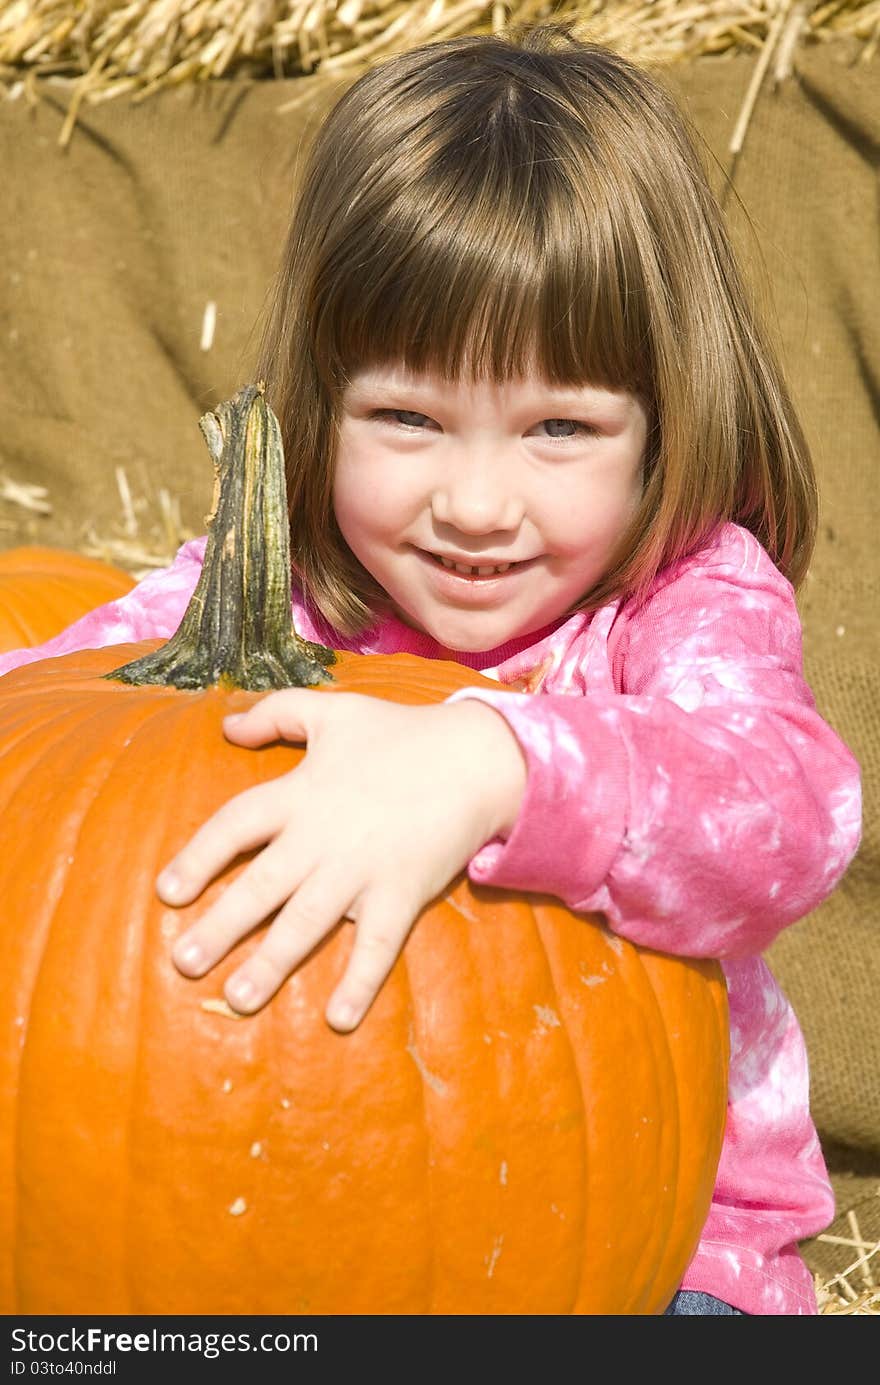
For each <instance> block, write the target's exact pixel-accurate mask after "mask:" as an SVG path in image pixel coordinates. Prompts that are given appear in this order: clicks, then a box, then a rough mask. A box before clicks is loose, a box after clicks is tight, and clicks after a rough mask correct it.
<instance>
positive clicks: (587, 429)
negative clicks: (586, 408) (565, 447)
mask: <svg viewBox="0 0 880 1385" xmlns="http://www.w3.org/2000/svg"><path fill="white" fill-rule="evenodd" d="M541 422H542V423H544V424H549V423H565V424H570V425H571V427H572V428H575V429H579V430H580V432H582V433H595V432H596V431H597V430H596V429H595V428H594V427H593V426H592V424H589V423H580V422H579V421H578V420H577V419H576V418H543V419H542V420H541ZM574 436H575V434H574V433H563V434H562V435H560V434H554V433H551V434H550V437H551V438H552V439H553V441H554V442H566V441H567V440H568V439H569V438H573V437H574Z"/></svg>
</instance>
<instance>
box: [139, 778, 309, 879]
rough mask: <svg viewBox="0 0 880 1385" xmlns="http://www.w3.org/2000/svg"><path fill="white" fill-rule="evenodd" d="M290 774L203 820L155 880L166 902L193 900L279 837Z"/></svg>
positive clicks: (238, 797)
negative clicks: (238, 860)
mask: <svg viewBox="0 0 880 1385" xmlns="http://www.w3.org/2000/svg"><path fill="white" fill-rule="evenodd" d="M292 772H293V771H291V773H292ZM288 778H289V775H283V776H281V778H279V779H272V780H269V781H268V782H267V783H265V784H254V785H253V786H252V787H251V788H249V789H244V790H242V792H241V793H239V794H236V795H235V797H234V798H230V799H228V800H227V802H226V803H224V804H223V806H222V807H221V808H218V809H217V811H216V813H213V814H212V815H211V817H209V818H208V820H207V822H204V823H202V826H201V827H200V828H199V829H198V831H197V832H195V833H194V834H193V836H192V837H190V839H189V841H188V842H187V843H186V845H185V846H184V847H183V848H182V849H181V850H180V851H179V852H178V853H177V855H176V856H175V857H174V858H173V859H172V860H171V861H169V862H168V863H167V865H166V866H165V867H164V869H163V870H162V871H161V872H160V874H159V875H158V877H157V879H156V890H157V892H158V894H159V898H160V899H161V900H162V901H163V903H165V904H189V903H190V902H191V901H192V900H193V899H195V898H196V897H197V896H198V895H200V894H201V892H202V890H203V889H204V888H205V886H206V885H207V883H208V881H209V880H213V879H214V877H215V875H218V874H219V873H220V871H221V870H223V868H224V867H225V866H227V865H229V863H230V861H234V860H235V858H236V856H240V855H241V854H242V853H243V852H245V851H253V849H254V847H257V846H261V845H262V843H263V842H266V841H268V840H269V839H270V838H272V837H274V836H276V835H277V834H278V833H279V832H280V831H281V828H282V826H283V825H284V822H285V813H284V810H283V802H282V794H281V793H280V792H279V785H280V784H281V782H282V780H285V781H286V780H287V779H288ZM285 787H287V786H286V785H285ZM288 803H289V799H288Z"/></svg>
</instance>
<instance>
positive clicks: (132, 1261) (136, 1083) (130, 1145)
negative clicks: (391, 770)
mask: <svg viewBox="0 0 880 1385" xmlns="http://www.w3.org/2000/svg"><path fill="white" fill-rule="evenodd" d="M157 691H158V690H157ZM138 701H140V702H141V704H142V706H143V707H144V710H145V716H144V717H143V719H142V720H141V722H140V725H139V727H138V730H145V731H146V733H147V735H150V736H152V735H154V734H155V733H156V731H157V730H159V729H160V723H162V722H163V721H169V722H171V723H172V725H176V724H177V723H179V721H180V720H182V719H185V718H187V714H189V717H188V719H189V720H191V721H192V720H194V718H193V716H192V711H193V709H194V703H193V702H191V701H180V702H178V701H177V700H176V699H175V700H173V701H168V702H166V701H165V699H164V698H161V699H160V698H157V697H156V695H155V693H153V695H152V696H151V695H150V692H149V691H147V692H146V693H145V692H144V691H141V697H140V698H139V699H138ZM136 734H137V733H136V732H135V733H134V735H132V737H131V740H130V742H129V744H132V743H133V742H134V739H135V736H136ZM166 739H168V740H169V741H170V742H171V744H172V745H176V747H177V749H178V754H177V757H176V765H175V768H174V770H173V771H172V772H170V773H168V775H167V778H166V780H165V787H166V790H167V791H168V793H169V796H170V797H171V799H172V801H173V802H174V803H175V804H176V805H178V806H179V805H180V803H181V794H180V791H179V790H180V784H181V780H185V777H186V776H185V771H186V767H187V760H188V756H189V753H190V747H191V745H192V738H191V737H189V736H185V737H173V736H169V737H167V738H166ZM126 748H127V747H126ZM133 753H134V752H133ZM166 763H167V759H166ZM155 829H156V840H157V843H159V844H160V846H159V850H158V851H157V852H156V853H155V859H156V860H159V861H165V860H167V859H170V857H171V855H172V854H173V852H172V850H171V849H170V844H169V842H168V837H169V822H168V820H167V819H166V818H163V817H162V816H161V815H157V818H156V822H155ZM151 854H152V853H151ZM145 903H146V901H145ZM149 926H150V915H149V908H148V907H146V908H145V909H144V915H143V917H142V920H141V926H140V930H141V935H142V937H144V938H145V937H146V936H147V934H148V931H149ZM160 932H161V929H160ZM168 951H169V952H170V940H169V944H168ZM140 954H141V955H140V968H139V985H138V994H137V1010H138V1019H137V1023H135V1024H133V1026H132V1029H133V1032H134V1036H135V1038H134V1044H133V1046H132V1050H131V1051H132V1055H133V1056H132V1063H131V1080H130V1083H129V1101H128V1107H127V1110H126V1113H125V1119H124V1121H123V1122H122V1139H123V1142H124V1146H125V1162H126V1168H127V1176H126V1178H125V1185H124V1206H123V1208H122V1211H121V1215H120V1219H119V1223H120V1228H121V1232H122V1244H121V1246H120V1248H119V1263H120V1265H121V1267H122V1273H123V1276H124V1285H125V1296H126V1299H127V1302H128V1304H129V1305H130V1306H129V1309H128V1311H129V1312H131V1313H148V1312H149V1311H150V1310H149V1307H148V1306H146V1305H142V1303H141V1300H140V1293H139V1286H138V1277H137V1268H138V1264H139V1247H138V1242H137V1229H136V1228H137V1219H136V1217H133V1216H132V1212H131V1209H132V1207H133V1206H134V1205H135V1204H136V1193H137V1190H138V1188H139V1186H140V1184H139V1179H138V1176H137V1169H136V1164H135V1159H136V1145H137V1142H136V1139H135V1128H136V1124H137V1101H138V1096H139V1093H140V1090H141V1086H142V1080H143V1073H144V1071H145V1068H146V1063H147V1061H148V1060H147V1058H146V1055H145V1052H144V1049H145V1036H146V1034H147V1033H148V1032H149V1031H148V1027H147V1025H146V1024H145V1023H144V1017H145V1007H146V1004H147V993H148V986H147V972H148V969H149V967H150V965H151V962H152V953H151V951H150V948H149V947H147V946H142V947H141V949H140ZM168 964H169V966H170V965H171V959H170V956H169V957H168Z"/></svg>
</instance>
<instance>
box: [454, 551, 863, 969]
mask: <svg viewBox="0 0 880 1385" xmlns="http://www.w3.org/2000/svg"><path fill="white" fill-rule="evenodd" d="M727 530H728V531H732V533H728V535H727V543H726V544H725V545H722V547H721V549H720V551H713V554H712V556H711V557H710V558H708V559H707V558H705V557H704V558H703V559H697V560H693V561H691V562H690V563H684V564H680V565H679V566H678V568H677V569H676V570H675V572H674V573H673V574H671V575H670V576H669V577H668V579H667V580H666V581H664V582H663V583H661V584H659V586H658V587H657V589H656V590H654V591H653V592H652V593H650V594H649V596H648V598H647V599H646V600H645V602H644V603H643V605H642V607H641V608H640V609H639V610H638V611H637V612H635V613H633V614H631V615H627V614H626V613H623V614H622V616H621V617H619V618H618V619H617V620H616V621H615V622H614V626H613V628H612V630H611V632H610V634H609V638H608V641H607V646H606V650H605V654H606V658H605V660H604V664H605V668H606V669H607V670H610V677H609V678H608V679H607V680H606V683H605V685H604V686H602V685H601V681H600V682H599V685H598V686H596V681H597V680H595V679H594V680H593V685H592V686H591V680H590V678H589V676H588V675H587V674H585V672H584V670H583V669H580V668H578V667H577V661H576V659H573V657H572V654H573V651H572V650H567V651H565V652H564V655H563V656H562V657H559V658H557V660H556V663H557V666H558V669H559V670H560V671H562V676H561V677H560V676H557V677H556V679H555V682H554V680H553V679H552V678H551V679H548V680H547V684H546V685H545V687H546V691H543V692H541V693H538V694H528V693H514V692H509V691H504V690H499V691H498V692H495V691H494V690H485V691H484V690H482V689H464V690H462V692H460V693H457V694H455V697H454V699H450V700H458V699H459V698H462V697H479V698H480V699H481V700H482V701H484V702H487V703H489V704H491V705H492V706H494V707H495V708H496V710H497V711H498V712H499V713H500V714H501V715H502V716H503V717H505V719H506V720H507V722H508V725H509V726H510V728H511V730H512V731H513V733H514V734H515V736H516V737H517V740H518V741H519V744H520V746H521V747H522V750H523V752H524V754H525V756H526V760H527V764H528V783H527V789H526V797H525V800H524V803H523V806H522V809H521V812H520V814H519V816H518V818H517V822H516V824H515V826H514V828H513V831H512V832H511V834H510V836H509V838H508V839H507V840H506V841H505V842H501V841H494V842H492V843H489V844H487V845H486V846H485V847H484V848H483V849H482V851H480V852H479V853H477V855H476V856H475V857H474V858H473V859H472V861H471V862H470V865H469V873H470V876H471V878H472V879H473V880H474V881H475V882H476V883H479V884H484V885H497V886H503V887H506V888H512V889H525V890H536V891H545V892H548V893H552V894H555V895H557V896H558V897H559V898H561V899H562V900H564V902H565V903H566V904H568V905H569V907H571V908H573V909H576V910H583V911H587V910H599V911H602V912H603V913H604V914H605V915H606V916H607V918H608V921H609V924H610V926H611V927H612V928H613V929H614V930H615V931H617V932H618V933H620V934H621V936H623V937H626V938H628V939H630V940H631V941H633V942H637V943H640V944H642V945H644V946H648V947H653V948H657V949H660V950H662V951H665V952H670V953H676V954H679V955H685V956H701V957H702V956H706V957H738V956H744V955H747V954H754V953H757V952H760V951H762V950H763V949H764V948H766V947H767V945H768V944H769V943H770V942H771V941H772V939H773V938H774V937H775V936H776V934H777V933H778V932H779V931H780V929H782V928H783V927H784V926H785V925H786V924H789V923H791V922H793V921H794V920H795V919H797V918H800V917H801V916H803V915H804V914H806V913H807V912H809V910H810V909H812V908H814V907H815V906H816V905H817V904H818V903H819V902H820V901H821V900H823V899H824V898H825V897H826V896H827V895H828V894H829V893H830V892H831V890H832V889H833V888H834V886H835V885H836V883H837V881H838V880H839V879H840V877H841V875H842V874H843V872H844V870H845V869H846V867H847V865H848V864H849V861H850V859H851V858H852V856H853V854H854V852H855V850H856V847H857V845H858V841H859V830H860V792H859V787H860V786H859V774H858V767H857V765H856V762H855V760H854V758H853V756H852V755H851V753H850V752H849V750H848V749H847V748H846V746H845V745H844V744H843V743H842V742H841V741H840V739H839V738H838V737H837V735H836V734H835V733H834V731H833V730H832V729H831V728H830V727H829V726H828V725H827V723H826V722H825V721H823V719H822V718H821V717H820V716H819V714H818V713H817V711H816V709H815V705H814V701H813V697H812V694H811V693H810V690H809V688H808V687H807V685H806V683H805V681H804V678H803V673H802V667H801V637H800V623H799V620H798V616H797V611H796V607H795V604H794V599H793V594H792V591H791V588H790V586H789V584H788V583H787V582H785V580H784V579H783V578H782V577H781V576H780V575H779V573H778V572H777V571H776V569H775V568H774V567H773V565H772V563H771V562H770V560H769V558H768V557H767V556H766V554H764V553H763V550H761V549H760V548H759V546H758V545H757V543H756V541H755V540H753V539H752V538H751V536H750V535H747V534H745V531H742V530H738V529H736V528H735V526H727ZM565 670H567V674H566V673H565ZM560 683H561V690H559V691H556V690H555V689H556V688H557V687H559V685H560ZM579 694H580V695H579Z"/></svg>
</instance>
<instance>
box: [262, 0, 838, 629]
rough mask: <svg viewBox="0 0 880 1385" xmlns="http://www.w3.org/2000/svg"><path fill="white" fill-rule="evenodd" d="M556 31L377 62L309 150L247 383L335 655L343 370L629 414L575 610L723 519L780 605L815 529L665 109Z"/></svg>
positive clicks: (744, 313)
mask: <svg viewBox="0 0 880 1385" xmlns="http://www.w3.org/2000/svg"><path fill="white" fill-rule="evenodd" d="M569 27H570V26H569V25H568V24H564V23H563V24H544V25H537V26H534V27H532V28H520V29H518V30H514V31H511V32H510V33H509V34H508V35H504V36H485V37H484V36H466V37H460V38H454V39H448V40H442V41H439V42H434V43H429V44H426V45H424V46H422V47H420V48H416V49H413V50H411V51H409V52H405V53H401V54H399V55H396V56H394V57H392V58H390V59H387V60H385V61H383V62H380V63H378V64H376V65H375V66H374V67H372V68H371V69H369V70H368V71H367V72H365V73H364V75H362V76H361V77H360V78H359V79H358V80H357V81H356V82H354V83H353V85H351V86H350V87H349V88H348V89H347V90H346V91H345V92H344V94H343V95H342V96H341V98H340V99H338V100H337V101H336V103H335V105H333V107H332V109H331V110H330V111H329V114H328V115H327V117H326V119H325V120H324V122H323V124H322V125H321V127H320V128H319V130H318V132H317V134H316V135H315V138H314V141H313V143H312V145H311V148H310V149H309V152H308V158H307V160H306V163H305V166H304V170H303V175H302V178H301V185H300V189H299V194H298V198H297V202H296V206H295V210H294V214H293V218H292V222H291V226H290V231H289V235H288V240H287V245H286V249H285V253H284V256H283V260H282V265H281V269H280V272H279V275H278V278H277V281H276V284H275V287H274V292H273V297H272V301H271V304H270V307H269V316H268V318H267V322H266V326H265V330H264V334H263V341H262V345H261V351H260V360H259V365H258V374H257V378H262V379H264V380H265V381H266V397H267V400H268V402H269V403H270V404H271V405H272V407H273V408H274V410H275V412H276V413H277V415H278V418H279V422H280V424H281V431H282V437H283V440H284V447H285V454H286V458H287V473H288V496H289V504H290V515H291V540H292V554H293V562H294V566H295V568H296V570H297V573H298V575H299V577H300V580H301V582H302V584H303V589H304V593H305V595H306V598H307V599H308V600H309V601H310V603H311V604H312V605H313V606H314V608H315V612H316V614H320V615H322V616H323V617H324V618H325V619H326V620H327V621H328V622H329V623H330V625H331V626H334V627H335V628H336V629H337V630H339V631H340V632H342V633H344V634H354V633H357V632H358V631H359V630H361V629H363V628H364V627H365V626H366V625H368V624H370V623H372V621H373V620H374V619H375V615H376V613H377V611H378V610H380V609H382V608H383V597H384V593H383V592H382V591H381V589H379V588H378V586H377V584H376V582H375V581H374V580H373V579H372V578H371V576H370V574H369V573H367V572H366V571H365V570H364V569H363V568H362V567H361V566H360V564H359V563H358V562H357V561H356V559H355V558H354V557H353V555H352V554H351V552H350V550H349V549H348V547H347V545H346V544H345V542H344V540H343V538H342V535H341V534H340V532H339V529H338V527H337V524H336V521H335V518H334V515H333V507H332V484H333V460H334V456H335V447H336V439H337V428H338V417H339V405H340V401H341V397H342V391H343V389H344V386H345V383H346V380H347V379H348V378H349V376H350V375H351V374H353V373H354V372H355V371H357V370H359V369H362V368H365V367H370V366H374V365H384V364H387V363H395V362H398V361H399V362H401V363H402V364H403V365H404V366H405V368H406V369H408V370H409V371H413V372H421V371H433V372H436V373H438V374H440V375H441V376H443V377H445V378H448V379H453V380H454V379H463V378H470V379H472V380H477V379H478V378H487V379H491V380H494V381H497V382H502V381H504V380H507V379H510V378H511V377H516V376H520V375H524V374H527V373H528V371H529V369H530V367H531V366H535V368H537V370H538V371H539V372H540V373H541V374H543V375H544V376H545V377H546V379H547V380H548V381H549V382H550V383H552V384H560V385H562V384H584V383H587V382H593V383H596V384H602V385H606V386H608V387H610V388H618V389H626V390H629V391H631V392H633V393H635V394H637V395H638V396H639V397H640V398H641V400H642V402H643V403H644V405H645V407H646V409H647V412H648V418H649V424H650V432H649V441H648V445H647V449H646V457H645V485H644V492H643V496H642V502H641V505H640V508H639V510H638V513H637V514H636V516H635V518H634V520H633V522H632V524H631V526H630V528H629V530H628V531H627V532H626V533H625V534H624V535H623V536H622V538H621V542H620V545H619V547H618V549H617V551H616V553H615V554H614V556H613V558H612V562H611V565H610V567H609V569H608V571H607V572H606V573H605V575H604V576H603V578H602V579H601V581H600V582H599V583H598V584H597V585H596V586H594V587H593V588H592V589H591V590H590V591H589V592H586V593H584V596H583V599H582V601H580V602H579V603H578V606H579V607H581V608H591V607H596V606H597V605H599V604H601V603H602V602H604V601H607V600H609V599H610V598H611V597H613V596H618V595H633V594H636V595H638V594H639V593H641V592H643V591H644V590H645V588H646V587H647V585H648V583H649V582H650V581H651V579H652V578H653V577H654V575H655V574H656V573H657V572H658V570H659V569H660V568H661V567H662V566H664V565H665V564H666V563H667V562H669V561H671V560H673V559H674V558H677V557H680V556H682V555H683V554H685V553H687V552H689V551H692V550H693V549H694V548H696V547H697V546H699V544H700V543H701V541H703V540H705V539H706V538H707V537H708V535H709V533H710V532H711V530H712V529H713V528H714V527H715V526H716V525H717V524H718V523H719V522H721V521H724V520H733V521H735V522H737V523H739V524H742V525H744V526H745V527H746V528H748V529H750V530H751V531H752V533H754V534H755V535H756V537H757V538H758V539H759V540H760V542H761V543H762V544H763V545H764V547H765V548H766V549H767V551H768V552H769V553H770V555H771V557H772V558H773V560H774V562H775V563H776V564H777V566H778V567H779V568H780V569H781V571H782V572H783V573H784V574H785V575H786V576H787V577H788V578H789V579H790V580H791V581H792V583H794V584H797V582H798V581H799V580H800V579H801V578H802V577H803V575H804V572H805V571H806V567H807V564H808V562H809V558H810V554H811V551H812V546H813V541H814V537H815V527H816V509H817V501H816V486H815V479H814V475H813V470H812V464H811V461H810V455H809V449H808V447H807V443H806V441H805V438H804V436H803V433H802V431H801V427H800V424H799V422H798V419H797V417H796V414H795V411H794V408H793V406H792V402H791V399H790V397H789V394H788V391H787V388H786V385H785V382H784V380H783V377H782V373H781V370H780V367H779V365H778V363H777V361H776V359H775V356H774V353H773V350H772V348H771V346H770V344H769V342H768V341H767V339H766V338H765V335H764V333H763V331H762V330H761V326H760V324H759V322H758V320H757V315H756V313H755V311H754V310H753V308H752V307H751V305H750V302H749V300H748V297H747V294H746V292H745V289H744V286H743V283H742V280H741V277H740V274H739V271H738V268H737V265H736V262H735V259H734V254H733V250H732V247H731V244H730V241H729V237H728V234H727V230H726V228H725V225H724V221H723V217H722V214H721V211H720V209H719V207H718V204H717V202H716V201H715V198H714V196H713V194H712V191H711V189H710V187H709V184H708V181H707V179H706V176H705V172H704V170H703V167H702V165H701V163H700V160H699V158H698V156H697V153H696V151H695V147H694V144H693V142H692V140H691V137H690V136H689V134H688V131H687V128H686V124H685V120H684V118H683V116H682V114H681V113H680V112H679V110H678V108H677V107H676V105H675V103H674V102H673V101H672V100H671V98H670V97H669V95H668V94H667V93H666V92H665V91H664V89H663V88H662V86H660V85H659V84H658V83H657V82H656V81H655V80H654V79H652V78H651V77H650V76H649V75H648V74H647V73H645V72H644V71H642V70H641V69H639V68H638V67H636V66H634V65H633V64H632V63H630V62H628V61H626V60H625V59H623V58H622V57H620V56H618V55H617V54H616V53H614V52H613V51H611V50H609V49H606V48H603V47H600V46H597V45H594V44H591V43H585V42H581V41H580V40H577V39H576V38H575V37H574V36H573V35H572V34H571V33H570V32H569Z"/></svg>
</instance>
